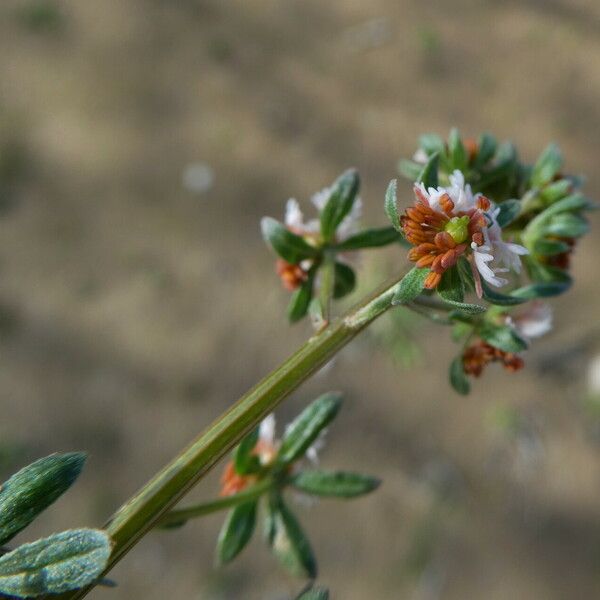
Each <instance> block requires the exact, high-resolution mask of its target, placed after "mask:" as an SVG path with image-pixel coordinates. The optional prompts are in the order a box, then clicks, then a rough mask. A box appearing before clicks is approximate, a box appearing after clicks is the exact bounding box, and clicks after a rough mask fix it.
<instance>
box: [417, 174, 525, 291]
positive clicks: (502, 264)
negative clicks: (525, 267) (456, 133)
mask: <svg viewBox="0 0 600 600" xmlns="http://www.w3.org/2000/svg"><path fill="white" fill-rule="evenodd" d="M419 189H420V191H421V193H422V194H423V195H424V196H425V197H426V198H427V199H428V201H429V204H430V206H431V208H433V209H434V210H437V211H439V212H444V209H443V207H442V205H441V204H440V199H441V198H442V197H443V196H449V197H450V199H451V200H452V202H453V203H454V209H453V212H454V213H461V212H464V213H468V212H469V211H472V210H475V209H477V208H479V206H478V200H479V199H480V198H483V196H482V195H481V194H473V191H472V189H471V186H470V185H469V184H468V183H465V176H464V175H463V174H462V173H461V172H460V171H458V170H456V171H454V172H453V173H452V175H450V186H449V187H438V188H433V187H430V188H429V189H428V190H426V189H425V186H424V185H423V184H420V187H419ZM486 200H487V202H489V208H488V209H487V210H485V211H484V214H485V217H486V222H487V226H486V227H484V228H483V229H482V233H483V239H484V243H483V244H482V245H481V246H478V245H477V244H476V243H475V242H471V249H472V250H473V259H474V261H475V266H476V268H477V271H478V273H479V274H480V275H481V277H483V278H484V279H485V280H486V281H487V282H488V283H489V284H490V285H493V286H495V287H502V286H503V285H506V284H507V283H508V279H505V278H504V277H499V276H498V274H499V273H507V272H508V271H510V270H512V271H515V272H516V273H519V272H520V271H521V259H520V257H521V256H522V255H524V254H528V250H527V248H525V247H524V246H521V245H519V244H513V243H511V242H505V241H504V240H503V239H502V229H501V228H500V226H499V225H498V221H497V217H498V213H499V212H500V209H499V208H497V207H496V206H495V205H494V204H493V202H491V201H490V200H489V199H486ZM487 202H486V204H487ZM480 210H482V209H480ZM474 275H477V274H476V273H474Z"/></svg>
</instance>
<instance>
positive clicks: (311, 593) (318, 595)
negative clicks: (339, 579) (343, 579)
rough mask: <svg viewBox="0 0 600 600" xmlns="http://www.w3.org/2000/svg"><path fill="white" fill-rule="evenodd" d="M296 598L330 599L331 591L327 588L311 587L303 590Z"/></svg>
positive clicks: (311, 599)
mask: <svg viewBox="0 0 600 600" xmlns="http://www.w3.org/2000/svg"><path fill="white" fill-rule="evenodd" d="M296 600H329V592H328V591H327V590H326V589H325V588H311V589H309V590H306V591H305V592H301V593H300V595H299V596H298V597H297V598H296Z"/></svg>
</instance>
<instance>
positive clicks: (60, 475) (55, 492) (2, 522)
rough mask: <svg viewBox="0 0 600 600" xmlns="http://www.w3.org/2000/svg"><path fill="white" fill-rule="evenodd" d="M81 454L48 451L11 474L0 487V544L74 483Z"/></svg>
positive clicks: (78, 469)
mask: <svg viewBox="0 0 600 600" xmlns="http://www.w3.org/2000/svg"><path fill="white" fill-rule="evenodd" d="M85 458H86V456H85V454H83V453H82V452H70V453H67V454H51V455H50V456H46V457H45V458H41V459H39V460H36V461H35V462H34V463H32V464H30V465H28V466H26V467H24V468H23V469H21V470H20V471H19V472H18V473H15V474H14V475H13V476H12V477H11V478H10V479H9V480H8V481H6V482H5V483H4V484H3V485H2V487H1V488H0V544H5V543H6V542H8V541H9V540H10V539H12V538H13V537H14V536H15V535H17V533H19V531H21V530H22V529H24V528H25V527H27V525H29V523H31V522H32V521H33V520H34V519H35V518H36V517H37V516H38V515H39V514H40V513H41V512H42V511H43V510H45V509H46V508H47V507H48V506H50V505H51V504H52V503H53V502H54V501H55V500H56V499H57V498H58V497H59V496H61V495H62V494H63V493H64V492H66V491H67V490H68V489H69V487H71V485H73V483H74V482H75V480H76V479H77V477H78V476H79V473H80V472H81V469H82V468H83V465H84V463H85Z"/></svg>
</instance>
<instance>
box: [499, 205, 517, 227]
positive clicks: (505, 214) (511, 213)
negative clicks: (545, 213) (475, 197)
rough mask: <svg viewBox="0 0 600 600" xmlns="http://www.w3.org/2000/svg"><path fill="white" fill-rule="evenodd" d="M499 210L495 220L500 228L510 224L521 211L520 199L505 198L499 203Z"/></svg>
mask: <svg viewBox="0 0 600 600" xmlns="http://www.w3.org/2000/svg"><path fill="white" fill-rule="evenodd" d="M499 208H500V211H499V212H498V215H497V217H496V221H497V222H498V225H500V227H501V228H504V227H506V226H507V225H510V224H511V223H512V222H513V221H515V220H516V219H517V217H518V216H519V213H520V212H521V201H520V200H505V201H504V202H502V204H500V207H499Z"/></svg>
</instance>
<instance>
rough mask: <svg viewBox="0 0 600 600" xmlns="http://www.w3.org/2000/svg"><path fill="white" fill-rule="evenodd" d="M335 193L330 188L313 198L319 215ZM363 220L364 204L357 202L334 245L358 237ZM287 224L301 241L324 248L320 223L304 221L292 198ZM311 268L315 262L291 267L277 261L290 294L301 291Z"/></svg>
mask: <svg viewBox="0 0 600 600" xmlns="http://www.w3.org/2000/svg"><path fill="white" fill-rule="evenodd" d="M332 191H333V189H332V188H330V187H329V188H324V189H322V190H321V191H320V192H317V193H316V194H314V195H313V197H312V198H311V202H312V203H313V205H314V206H315V208H316V209H317V211H318V214H319V215H320V214H321V212H322V210H323V208H324V207H325V205H326V204H327V201H328V200H329V197H330V196H331V193H332ZM361 216H362V202H361V199H360V198H356V199H355V200H354V204H353V205H352V209H351V211H350V213H349V214H348V215H347V216H346V217H345V218H344V220H343V221H342V222H341V223H340V224H339V225H338V227H337V229H336V232H335V240H334V241H335V242H336V243H338V244H339V243H341V242H343V241H344V240H346V239H348V238H349V237H350V236H352V235H354V234H355V233H357V232H358V231H359V221H360V218H361ZM284 222H285V226H286V227H287V228H288V229H289V230H290V231H291V232H292V233H295V234H296V235H298V236H300V237H302V238H303V239H304V240H305V241H306V242H308V243H309V244H310V245H312V246H316V247H318V246H320V245H321V244H322V239H321V225H320V219H319V218H315V219H310V220H307V221H305V220H304V214H303V213H302V211H301V210H300V205H299V204H298V201H297V200H295V199H294V198H290V199H289V200H288V201H287V205H286V210H285V219H284ZM345 258H346V256H345V255H344V253H340V254H339V255H338V259H340V260H342V261H344V259H345ZM312 264H313V261H312V260H310V259H306V260H303V261H301V262H300V263H299V264H294V263H289V262H287V261H285V260H283V259H278V260H277V264H276V270H277V274H278V275H279V278H280V279H281V281H282V283H283V287H284V288H285V289H286V290H288V291H290V292H293V291H294V290H296V289H298V288H299V287H300V286H301V285H302V284H303V283H304V282H305V281H306V280H307V278H308V271H309V270H310V267H311V266H312Z"/></svg>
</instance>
